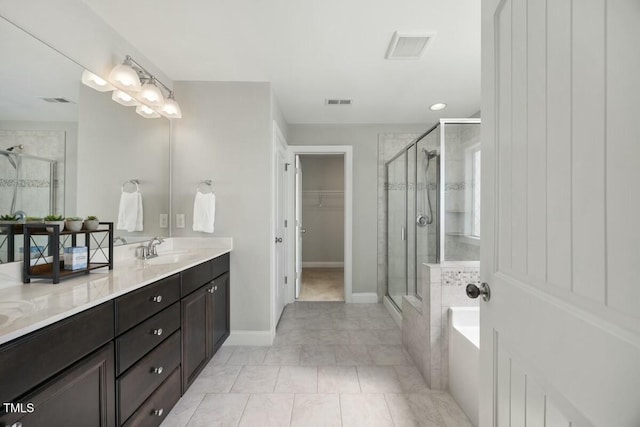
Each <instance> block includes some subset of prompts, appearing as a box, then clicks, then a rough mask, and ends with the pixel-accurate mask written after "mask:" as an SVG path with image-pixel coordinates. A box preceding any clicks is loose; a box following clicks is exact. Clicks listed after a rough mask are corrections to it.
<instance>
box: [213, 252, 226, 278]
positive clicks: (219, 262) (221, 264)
mask: <svg viewBox="0 0 640 427" xmlns="http://www.w3.org/2000/svg"><path fill="white" fill-rule="evenodd" d="M227 271H229V254H228V253H227V254H224V255H220V256H219V257H217V258H214V259H213V260H211V278H212V279H215V278H216V277H218V276H220V275H222V274H224V273H226V272H227Z"/></svg>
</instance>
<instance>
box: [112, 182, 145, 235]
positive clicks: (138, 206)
mask: <svg viewBox="0 0 640 427" xmlns="http://www.w3.org/2000/svg"><path fill="white" fill-rule="evenodd" d="M116 229H118V230H126V231H142V194H141V193H140V192H139V191H135V192H133V193H127V192H125V191H123V192H122V194H121V195H120V208H119V209H118V224H116Z"/></svg>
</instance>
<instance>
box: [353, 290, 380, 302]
mask: <svg viewBox="0 0 640 427" xmlns="http://www.w3.org/2000/svg"><path fill="white" fill-rule="evenodd" d="M351 302H352V303H355V304H377V303H378V294H376V293H375V292H358V293H353V294H351Z"/></svg>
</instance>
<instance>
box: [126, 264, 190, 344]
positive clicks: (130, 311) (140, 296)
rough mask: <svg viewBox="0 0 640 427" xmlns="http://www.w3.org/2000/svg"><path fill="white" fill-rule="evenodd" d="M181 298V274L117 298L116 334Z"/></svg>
mask: <svg viewBox="0 0 640 427" xmlns="http://www.w3.org/2000/svg"><path fill="white" fill-rule="evenodd" d="M179 299H180V275H179V274H174V275H173V276H170V277H167V278H165V279H162V280H159V281H157V282H156V283H153V284H151V285H147V286H144V287H142V288H140V289H138V290H137V291H133V292H130V293H128V294H126V295H124V296H121V297H120V298H118V299H116V334H121V333H123V332H125V331H126V330H128V329H130V328H131V327H133V326H135V325H137V324H138V323H140V322H142V321H143V320H145V319H147V318H149V317H151V316H153V315H154V314H156V313H157V312H159V311H160V310H163V309H165V308H167V307H169V306H170V305H171V304H173V303H174V302H176V301H178V300H179Z"/></svg>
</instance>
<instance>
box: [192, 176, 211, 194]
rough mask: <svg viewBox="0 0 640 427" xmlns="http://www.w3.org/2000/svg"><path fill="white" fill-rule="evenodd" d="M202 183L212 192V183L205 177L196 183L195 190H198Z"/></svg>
mask: <svg viewBox="0 0 640 427" xmlns="http://www.w3.org/2000/svg"><path fill="white" fill-rule="evenodd" d="M202 185H206V186H207V187H208V188H209V190H210V191H211V193H213V184H212V181H211V180H210V179H205V180H204V181H200V183H199V184H198V185H196V192H198V191H200V187H201V186H202ZM200 192H201V191H200ZM201 193H202V192H201Z"/></svg>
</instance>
